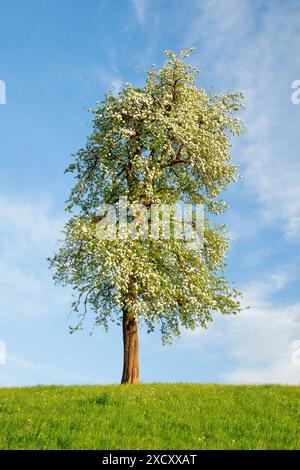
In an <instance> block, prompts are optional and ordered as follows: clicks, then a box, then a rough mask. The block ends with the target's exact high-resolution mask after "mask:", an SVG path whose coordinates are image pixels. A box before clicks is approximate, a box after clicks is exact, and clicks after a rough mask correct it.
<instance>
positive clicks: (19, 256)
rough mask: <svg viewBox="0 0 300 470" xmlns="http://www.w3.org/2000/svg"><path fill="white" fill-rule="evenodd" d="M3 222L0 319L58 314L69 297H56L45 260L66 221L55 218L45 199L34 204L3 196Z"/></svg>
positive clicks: (0, 198) (0, 229) (0, 203)
mask: <svg viewBox="0 0 300 470" xmlns="http://www.w3.org/2000/svg"><path fill="white" fill-rule="evenodd" d="M0 220H1V225H0V315H1V318H4V317H11V316H14V315H17V316H19V315H21V316H24V315H37V314H38V315H40V314H47V313H49V312H51V311H56V310H57V307H58V305H61V304H65V301H66V298H67V294H66V293H65V292H61V291H59V292H56V293H54V287H53V285H52V282H51V278H50V273H49V272H48V270H47V260H46V258H47V257H48V256H50V255H51V254H52V252H53V250H54V247H55V245H56V243H57V239H58V237H59V234H60V231H61V229H62V227H63V223H64V217H56V216H52V215H51V204H50V202H49V201H47V200H46V199H44V201H38V202H35V203H33V202H25V201H21V200H19V199H12V198H9V197H7V196H4V195H1V196H0Z"/></svg>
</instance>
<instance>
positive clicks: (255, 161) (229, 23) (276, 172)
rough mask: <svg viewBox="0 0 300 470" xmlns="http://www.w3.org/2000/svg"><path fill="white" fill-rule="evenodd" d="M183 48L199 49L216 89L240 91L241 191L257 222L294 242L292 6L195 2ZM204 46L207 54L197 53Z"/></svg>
mask: <svg viewBox="0 0 300 470" xmlns="http://www.w3.org/2000/svg"><path fill="white" fill-rule="evenodd" d="M195 5H196V6H197V12H198V14H196V15H194V20H193V22H192V24H191V27H190V28H189V33H188V35H187V37H186V43H187V44H195V45H197V44H199V57H197V58H196V61H197V62H200V61H201V62H200V63H201V64H202V63H203V64H204V67H205V64H206V63H208V64H213V65H212V68H213V74H214V75H215V76H218V77H219V81H218V84H219V87H221V88H222V87H223V88H227V87H228V86H229V85H230V87H231V88H234V89H239V90H242V91H243V92H244V93H245V95H246V104H247V110H246V112H245V113H244V115H243V118H244V120H245V122H246V124H247V131H246V135H245V137H244V144H243V145H239V146H238V147H237V152H236V153H238V157H239V159H240V161H241V163H242V172H243V174H244V182H245V185H246V186H247V187H248V188H249V190H250V191H251V192H252V194H253V195H256V198H257V201H258V202H259V203H260V207H261V221H260V222H261V223H267V224H269V223H271V224H280V226H281V227H282V230H283V232H284V233H285V235H286V237H287V238H288V239H289V240H294V241H300V185H299V182H298V180H299V174H300V159H299V156H298V149H299V143H300V142H299V139H300V137H299V129H298V122H299V119H300V106H295V105H293V104H291V93H292V90H291V83H292V81H293V80H295V79H297V78H299V71H300V56H299V53H298V51H299V48H300V22H299V12H298V9H297V5H296V4H295V3H293V2H288V3H286V2H276V3H272V5H271V4H266V3H265V2H253V1H252V0H225V1H223V2H219V1H218V0H208V1H206V2H202V1H196V2H195ZM202 44H205V49H202V48H201V46H202Z"/></svg>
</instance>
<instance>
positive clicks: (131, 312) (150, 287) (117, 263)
mask: <svg viewBox="0 0 300 470" xmlns="http://www.w3.org/2000/svg"><path fill="white" fill-rule="evenodd" d="M191 52H192V50H183V51H181V52H180V53H179V54H175V53H173V52H171V51H166V56H167V58H166V61H165V63H164V65H163V66H162V68H161V69H159V70H158V69H157V68H156V67H155V66H153V67H152V68H151V69H150V70H149V71H148V72H147V74H146V79H145V84H144V86H143V87H139V88H137V87H134V86H132V85H130V84H126V86H124V88H123V90H122V91H121V92H120V93H119V94H118V96H114V95H113V94H112V93H110V92H109V93H108V94H107V95H106V96H105V98H104V99H103V101H101V102H98V103H97V106H96V108H95V109H93V110H91V112H92V113H93V129H92V132H91V135H90V136H89V137H88V140H87V143H86V145H85V147H84V148H82V149H80V150H79V151H78V152H77V153H76V154H75V155H74V156H73V160H72V162H71V164H70V165H69V167H68V168H67V170H66V171H67V172H69V173H72V174H73V175H74V180H75V181H74V186H73V189H72V190H71V193H70V196H69V199H68V202H67V210H68V211H69V212H70V218H69V220H68V222H67V223H66V225H65V228H64V232H63V233H64V236H63V240H62V242H61V245H60V247H59V249H58V251H57V253H56V254H54V256H53V257H52V258H51V259H50V267H51V269H52V270H53V277H54V280H55V281H56V282H58V283H60V284H62V285H70V286H72V288H73V290H74V296H75V297H74V301H73V303H72V310H73V311H74V312H76V313H77V314H78V316H79V319H78V322H77V323H76V324H75V326H73V328H72V329H71V331H72V332H73V331H76V330H78V329H81V328H82V327H83V325H84V320H85V318H86V317H87V315H93V318H94V320H93V321H94V324H95V326H102V327H104V328H105V329H108V327H109V324H110V322H116V323H117V324H118V325H120V326H122V331H123V346H124V357H123V374H122V380H121V382H122V383H126V384H128V383H138V381H139V356H138V327H139V326H141V325H143V326H144V327H146V328H147V331H148V332H151V331H153V330H154V329H155V328H156V327H158V328H159V329H160V332H161V335H162V340H163V342H170V341H172V338H173V337H174V336H178V335H179V334H180V332H181V331H182V330H183V329H194V328H196V327H199V326H200V327H204V328H206V327H207V325H208V324H209V322H210V321H211V320H212V319H213V315H215V314H218V313H219V314H223V315H227V314H237V313H238V312H239V311H240V310H241V307H240V294H239V292H238V291H237V289H236V288H235V287H234V285H233V284H231V283H230V282H229V281H228V280H227V279H226V277H225V273H224V270H225V266H226V251H227V248H228V245H229V240H228V236H227V233H226V227H225V226H224V225H221V224H218V223H217V217H218V216H219V215H220V214H221V213H222V212H223V211H224V210H225V209H226V207H227V204H226V202H224V200H223V199H222V193H223V192H224V190H225V189H226V187H227V185H228V184H229V183H231V182H233V181H235V180H236V179H237V171H238V169H237V167H236V165H235V164H234V162H233V161H232V157H231V153H230V151H231V145H232V137H233V136H235V135H238V134H240V132H241V129H242V123H241V121H240V120H239V119H238V118H237V116H236V113H237V111H239V109H240V108H241V107H242V95H241V94H240V93H225V94H214V93H207V92H206V91H205V90H204V89H203V88H201V87H199V86H198V85H197V83H198V74H199V70H198V69H197V68H196V67H193V66H192V65H190V64H189V61H188V57H189V55H190V53H191ZM120 201H123V202H122V203H120ZM124 201H125V202H126V204H127V208H126V207H125V219H126V217H127V221H128V222H129V225H132V224H133V225H135V228H136V230H133V231H131V232H132V234H134V236H128V230H127V232H126V231H125V232H126V233H125V235H124ZM122 204H123V206H122ZM176 204H177V207H178V204H182V205H188V206H192V207H196V206H197V207H200V206H201V207H203V208H204V216H203V220H202V222H203V223H202V236H200V235H199V230H198V229H199V227H198V228H197V227H196V225H197V224H195V223H194V222H193V220H194V219H193V216H195V213H194V215H193V216H192V219H191V220H190V223H189V229H190V232H192V233H193V231H194V232H195V233H194V235H195V240H196V242H199V249H195V248H193V249H191V246H190V244H189V243H187V240H186V237H185V235H183V236H174V233H175V225H176V224H175V221H176V220H177V219H176V217H172V215H171V217H170V219H169V220H170V234H171V235H170V236H168V237H166V236H163V233H162V230H161V227H160V221H161V220H162V219H164V210H161V211H159V216H158V218H157V217H156V224H155V223H154V222H153V213H154V212H155V211H154V210H153V209H154V208H156V209H157V208H165V207H169V206H170V207H174V205H176ZM179 212H180V210H179ZM121 213H123V216H122V217H121ZM108 215H110V217H108ZM151 215H152V216H151ZM108 219H109V221H110V223H108ZM141 219H142V220H143V224H141ZM157 222H158V230H157ZM142 226H143V227H144V229H143V230H142V229H141V227H142ZM125 228H126V224H125ZM177 228H178V227H177ZM154 229H155V230H154ZM131 232H130V231H129V235H130V233H131ZM154 232H155V233H154ZM177 232H178V230H177ZM179 232H180V231H179ZM101 234H102V236H100V235H101ZM105 234H106V236H103V235H105ZM200 239H201V240H200Z"/></svg>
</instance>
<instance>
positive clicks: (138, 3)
mask: <svg viewBox="0 0 300 470" xmlns="http://www.w3.org/2000/svg"><path fill="white" fill-rule="evenodd" d="M132 3H133V6H134V9H135V12H136V15H137V18H138V20H139V23H140V24H141V25H142V26H144V24H145V19H146V12H147V7H148V3H149V1H148V0H132Z"/></svg>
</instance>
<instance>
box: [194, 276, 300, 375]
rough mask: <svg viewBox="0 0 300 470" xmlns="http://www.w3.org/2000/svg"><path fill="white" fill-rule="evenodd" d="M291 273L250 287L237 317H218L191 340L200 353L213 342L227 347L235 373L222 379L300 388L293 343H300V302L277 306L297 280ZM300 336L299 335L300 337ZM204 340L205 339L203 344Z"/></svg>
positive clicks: (217, 345)
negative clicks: (279, 299)
mask: <svg viewBox="0 0 300 470" xmlns="http://www.w3.org/2000/svg"><path fill="white" fill-rule="evenodd" d="M290 272H291V271H290V270H289V271H281V272H278V273H277V274H273V275H272V274H271V275H269V276H268V277H267V276H265V277H264V278H263V279H262V280H261V281H259V280H257V281H255V282H252V283H250V284H248V285H247V286H244V287H243V289H242V291H243V292H244V301H243V304H244V307H248V306H250V308H249V309H246V310H244V311H243V312H242V313H240V314H239V315H238V316H237V317H221V318H220V317H216V318H215V321H214V322H213V324H212V325H211V326H210V327H209V329H208V330H207V331H206V330H202V329H199V330H198V329H197V330H196V331H195V332H190V333H188V334H187V335H186V341H187V344H188V345H189V346H191V347H194V348H197V347H199V344H200V345H201V347H205V346H207V345H208V344H209V343H212V344H214V346H215V347H218V348H222V347H224V348H225V351H226V353H225V354H226V363H227V361H228V359H229V360H230V363H231V364H232V363H234V364H235V366H231V367H233V370H231V371H229V372H227V373H226V374H222V375H221V376H220V379H221V381H225V382H229V383H245V382H247V383H269V382H272V383H290V384H297V383H300V366H299V364H298V365H297V364H293V362H292V354H293V349H292V343H293V341H295V340H297V339H300V336H299V332H300V302H295V303H289V304H286V303H283V302H282V303H280V302H279V301H277V302H276V301H274V300H273V301H272V298H274V295H276V294H278V293H280V292H281V291H282V290H283V289H285V288H286V287H287V286H288V284H289V282H290V281H292V280H293V279H292V277H291V274H288V273H290ZM297 335H298V336H297ZM200 338H201V340H200Z"/></svg>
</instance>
